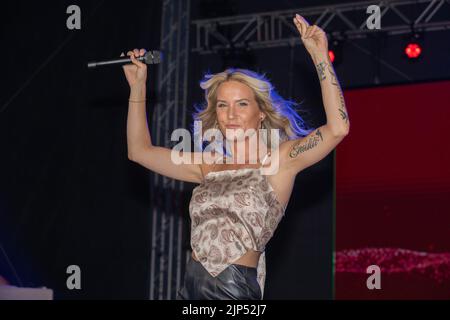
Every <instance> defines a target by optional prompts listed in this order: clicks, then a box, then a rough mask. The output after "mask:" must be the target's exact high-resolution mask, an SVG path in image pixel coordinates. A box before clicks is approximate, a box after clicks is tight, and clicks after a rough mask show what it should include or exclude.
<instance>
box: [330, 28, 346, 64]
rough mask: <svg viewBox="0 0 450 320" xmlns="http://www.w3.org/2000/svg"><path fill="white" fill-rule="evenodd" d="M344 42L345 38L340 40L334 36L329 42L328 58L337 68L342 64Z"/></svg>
mask: <svg viewBox="0 0 450 320" xmlns="http://www.w3.org/2000/svg"><path fill="white" fill-rule="evenodd" d="M343 42H344V39H343V38H338V36H337V35H332V36H331V39H330V41H329V48H328V56H329V57H330V61H331V62H332V63H333V64H334V65H335V66H337V65H338V64H340V63H341V62H342V58H343V53H342V44H343Z"/></svg>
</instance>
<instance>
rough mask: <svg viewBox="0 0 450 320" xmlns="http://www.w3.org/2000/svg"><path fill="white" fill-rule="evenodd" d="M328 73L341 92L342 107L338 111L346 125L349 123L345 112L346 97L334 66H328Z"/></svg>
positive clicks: (332, 82)
mask: <svg viewBox="0 0 450 320" xmlns="http://www.w3.org/2000/svg"><path fill="white" fill-rule="evenodd" d="M328 72H329V73H330V74H331V84H333V85H335V86H337V87H338V90H339V100H340V105H339V109H338V110H339V113H340V114H341V117H342V120H344V121H345V123H348V114H347V112H346V110H345V100H344V95H343V94H342V89H341V86H340V85H339V82H338V80H337V77H336V74H335V73H334V70H333V66H332V65H331V63H329V64H328Z"/></svg>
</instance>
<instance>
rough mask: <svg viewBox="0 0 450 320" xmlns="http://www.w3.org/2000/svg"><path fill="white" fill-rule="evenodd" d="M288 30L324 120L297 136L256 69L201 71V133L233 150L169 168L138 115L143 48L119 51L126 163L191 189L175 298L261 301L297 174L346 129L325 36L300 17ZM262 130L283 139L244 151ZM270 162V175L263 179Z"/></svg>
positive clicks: (291, 115)
mask: <svg viewBox="0 0 450 320" xmlns="http://www.w3.org/2000/svg"><path fill="white" fill-rule="evenodd" d="M294 24H295V26H296V27H297V29H298V31H299V33H300V36H301V39H302V41H303V44H304V46H305V48H306V50H307V51H308V53H309V54H310V55H311V58H312V60H313V62H314V64H315V66H316V68H317V72H318V76H319V79H320V85H321V90H322V98H323V104H324V107H325V112H326V116H327V123H326V124H325V125H323V126H320V127H319V128H317V129H315V130H313V131H312V132H311V131H304V130H302V129H301V128H300V127H299V126H298V124H297V123H296V121H295V119H297V120H298V119H299V117H298V116H296V115H295V112H294V111H293V109H292V108H291V104H290V103H289V102H288V101H285V100H283V99H282V98H281V97H279V96H278V95H277V94H276V92H275V90H274V89H273V87H272V86H271V84H270V83H269V82H268V81H267V80H266V79H264V78H263V77H261V76H259V75H257V74H256V73H253V72H251V71H248V70H240V69H228V70H226V71H224V72H222V73H219V74H215V75H208V76H206V78H205V80H204V81H203V82H202V83H201V87H202V88H203V89H204V90H205V96H206V102H207V103H206V107H205V108H204V109H201V110H198V112H197V114H196V115H195V118H196V119H197V120H200V121H201V122H202V125H203V129H209V128H216V129H218V130H220V132H221V134H222V135H223V136H224V137H225V139H226V141H227V143H228V144H229V145H231V148H230V150H229V152H228V154H227V153H225V154H221V153H220V152H218V153H217V152H203V153H202V154H201V157H202V159H204V160H205V161H204V162H203V163H200V164H198V163H196V162H195V161H194V159H195V157H196V156H198V153H196V152H192V153H188V154H187V156H188V158H190V159H191V160H192V161H191V162H190V163H182V164H175V163H174V162H173V161H172V158H171V150H170V149H167V148H163V147H158V146H154V145H152V142H151V139H150V135H149V130H148V126H147V121H146V111H145V98H146V96H145V94H146V76H147V69H146V65H145V64H143V63H141V62H139V61H138V60H137V59H136V57H138V56H142V55H143V54H145V50H143V49H141V50H137V49H135V50H133V51H129V52H128V53H127V55H128V56H130V57H131V60H132V62H133V64H130V65H126V66H124V71H125V75H126V78H127V81H128V83H129V85H130V89H131V90H130V99H129V109H128V119H127V143H128V157H129V159H130V160H132V161H135V162H137V163H139V164H141V165H143V166H145V167H146V168H148V169H150V170H153V171H155V172H157V173H159V174H162V175H165V176H167V177H170V178H174V179H178V180H183V181H188V182H193V183H199V186H197V187H196V188H194V190H193V194H192V199H191V202H190V206H189V211H190V217H191V220H192V225H191V246H192V249H193V252H192V259H190V261H189V262H188V265H187V267H186V274H185V282H184V286H183V288H182V289H181V290H180V291H179V292H178V296H177V298H178V299H242V300H244V299H245V300H259V299H262V298H263V291H264V280H265V255H264V248H265V245H266V244H267V242H268V241H269V240H270V238H271V237H272V235H273V233H274V231H275V229H276V227H277V225H278V223H279V221H280V220H281V218H282V217H283V215H284V211H285V209H286V205H287V203H288V201H289V198H290V196H291V193H292V188H293V185H294V180H295V176H296V175H297V173H299V172H300V171H301V170H303V169H305V168H307V167H308V166H311V165H312V164H314V163H316V162H318V161H320V160H321V159H323V158H324V157H325V156H326V155H327V154H329V153H330V152H331V151H332V150H333V149H334V148H335V147H336V146H337V145H338V144H339V142H341V141H342V139H343V138H344V137H345V136H346V135H347V134H348V132H349V119H348V116H347V111H346V108H345V103H344V98H343V95H342V91H341V88H340V85H339V83H338V81H337V78H336V75H335V73H334V71H333V66H332V64H331V62H330V60H329V57H328V43H327V38H326V34H325V33H324V31H323V30H321V29H320V28H319V27H317V26H315V25H313V26H310V25H309V23H308V22H307V21H306V20H305V19H304V18H303V17H301V16H300V15H296V16H295V17H294ZM261 128H264V129H278V130H279V131H278V132H279V133H280V134H279V136H280V138H281V143H277V141H275V145H270V144H271V143H270V142H271V141H273V140H272V139H270V140H269V139H261V138H260V135H258V139H256V141H257V143H256V151H255V149H254V148H253V149H252V148H251V144H250V143H249V141H250V138H252V137H254V135H251V134H250V135H243V134H242V133H243V132H247V131H246V130H248V131H250V132H257V131H258V130H259V129H261ZM252 130H254V131H252ZM305 135H306V136H305ZM301 136H303V137H301ZM252 141H255V140H252ZM267 149H269V151H267V152H261V150H267ZM275 162H276V163H275ZM249 163H253V164H254V165H248V164H249ZM274 163H275V165H276V166H275V170H272V172H271V174H270V175H266V174H262V173H263V170H262V169H265V168H267V167H268V166H269V165H270V166H272V169H273V165H274ZM255 164H256V165H255Z"/></svg>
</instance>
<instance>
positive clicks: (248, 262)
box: [192, 250, 261, 268]
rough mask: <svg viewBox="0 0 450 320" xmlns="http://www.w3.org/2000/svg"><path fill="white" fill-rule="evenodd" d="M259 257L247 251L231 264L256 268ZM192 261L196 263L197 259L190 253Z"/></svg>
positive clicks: (258, 253)
mask: <svg viewBox="0 0 450 320" xmlns="http://www.w3.org/2000/svg"><path fill="white" fill-rule="evenodd" d="M260 255H261V252H259V251H254V250H248V251H247V252H246V253H245V254H244V255H243V256H242V257H240V258H239V259H238V260H236V261H235V262H233V264H239V265H243V266H247V267H252V268H256V267H258V261H259V256H260ZM192 259H194V260H195V261H198V259H197V257H196V256H195V252H192Z"/></svg>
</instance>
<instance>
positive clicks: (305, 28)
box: [294, 14, 328, 57]
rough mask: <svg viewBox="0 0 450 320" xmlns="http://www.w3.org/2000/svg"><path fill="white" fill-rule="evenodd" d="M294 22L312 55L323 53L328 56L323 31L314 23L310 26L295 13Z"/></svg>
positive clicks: (325, 37) (326, 42) (325, 36)
mask: <svg viewBox="0 0 450 320" xmlns="http://www.w3.org/2000/svg"><path fill="white" fill-rule="evenodd" d="M294 24H295V26H296V27H297V29H298V32H299V33H300V37H301V39H302V41H303V44H304V45H305V48H306V50H307V51H308V52H309V54H310V55H311V56H312V57H314V56H320V55H323V54H325V55H326V56H328V39H327V34H326V33H325V31H323V30H322V29H321V28H319V27H318V26H316V25H312V26H310V25H309V23H308V21H306V19H305V18H303V17H302V16H301V15H299V14H296V15H295V17H294Z"/></svg>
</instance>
